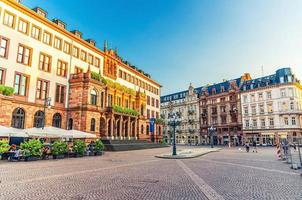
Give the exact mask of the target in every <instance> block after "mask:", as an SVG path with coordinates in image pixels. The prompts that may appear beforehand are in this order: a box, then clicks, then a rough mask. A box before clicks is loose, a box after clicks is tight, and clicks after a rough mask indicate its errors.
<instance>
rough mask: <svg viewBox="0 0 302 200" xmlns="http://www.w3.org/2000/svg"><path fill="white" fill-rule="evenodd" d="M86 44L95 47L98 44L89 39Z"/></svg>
mask: <svg viewBox="0 0 302 200" xmlns="http://www.w3.org/2000/svg"><path fill="white" fill-rule="evenodd" d="M86 42H88V43H89V44H91V45H93V46H95V45H96V43H95V41H94V40H93V39H87V40H86Z"/></svg>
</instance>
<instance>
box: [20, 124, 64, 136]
mask: <svg viewBox="0 0 302 200" xmlns="http://www.w3.org/2000/svg"><path fill="white" fill-rule="evenodd" d="M24 131H25V132H26V133H27V134H28V136H29V137H45V138H61V137H62V136H63V135H65V134H66V133H67V130H65V129H61V128H56V127H52V126H46V127H44V128H43V129H42V128H36V127H34V128H28V129H24Z"/></svg>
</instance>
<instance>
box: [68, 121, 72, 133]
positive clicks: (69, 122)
mask: <svg viewBox="0 0 302 200" xmlns="http://www.w3.org/2000/svg"><path fill="white" fill-rule="evenodd" d="M72 129H73V119H72V118H69V120H68V130H72Z"/></svg>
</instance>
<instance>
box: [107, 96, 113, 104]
mask: <svg viewBox="0 0 302 200" xmlns="http://www.w3.org/2000/svg"><path fill="white" fill-rule="evenodd" d="M112 101H113V95H112V94H108V106H109V107H111V106H112Z"/></svg>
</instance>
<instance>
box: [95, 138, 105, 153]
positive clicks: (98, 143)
mask: <svg viewBox="0 0 302 200" xmlns="http://www.w3.org/2000/svg"><path fill="white" fill-rule="evenodd" d="M104 148H105V146H104V144H103V142H102V140H97V141H95V145H94V149H93V150H94V155H95V156H100V155H103V154H104Z"/></svg>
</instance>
